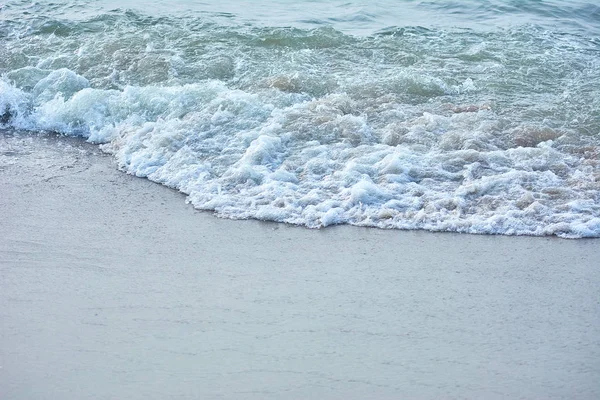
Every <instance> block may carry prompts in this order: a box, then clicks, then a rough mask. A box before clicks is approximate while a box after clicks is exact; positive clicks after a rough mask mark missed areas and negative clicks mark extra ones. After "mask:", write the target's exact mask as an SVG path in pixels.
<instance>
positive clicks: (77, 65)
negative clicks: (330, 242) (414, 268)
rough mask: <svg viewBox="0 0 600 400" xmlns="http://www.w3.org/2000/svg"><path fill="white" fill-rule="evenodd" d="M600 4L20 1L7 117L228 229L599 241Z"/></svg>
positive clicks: (9, 42)
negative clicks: (253, 225) (102, 156)
mask: <svg viewBox="0 0 600 400" xmlns="http://www.w3.org/2000/svg"><path fill="white" fill-rule="evenodd" d="M599 21H600V7H599V6H597V5H595V4H593V3H591V2H583V1H544V2H542V1H377V2H366V1H350V2H342V1H335V2H324V1H301V2H297V1H295V2H292V1H275V2H255V1H252V2H250V1H223V2H219V3H218V4H215V3H205V2H200V1H175V2H166V1H150V2H143V3H141V2H135V1H118V2H117V1H93V2H92V1H54V2H52V3H45V2H31V1H11V2H9V3H6V4H4V6H3V7H2V8H1V9H0V37H2V41H3V43H2V44H3V45H2V46H1V47H0V74H1V76H2V78H1V79H0V117H1V118H0V123H1V124H2V126H3V127H7V128H12V129H18V130H20V131H23V132H24V134H27V132H37V131H54V132H59V133H62V134H65V135H74V136H81V137H82V138H84V139H86V140H88V141H91V142H94V143H98V144H100V145H101V146H102V149H103V150H105V151H107V152H109V153H112V154H114V156H115V158H116V159H117V161H118V163H119V166H120V168H121V169H123V170H124V171H126V172H128V173H131V174H135V175H137V176H142V177H147V178H149V179H151V180H153V181H156V182H159V183H162V184H164V185H167V186H169V187H173V188H176V189H178V190H181V191H182V192H184V193H186V194H188V195H189V201H190V202H191V203H192V204H193V205H194V206H195V207H197V208H199V209H202V210H210V211H213V212H215V213H216V214H217V215H219V216H222V217H226V218H257V219H264V220H272V221H280V222H287V223H292V224H298V225H304V226H308V227H323V226H328V225H332V224H354V225H362V226H375V227H381V228H396V229H426V230H435V231H456V232H470V233H488V234H514V235H558V236H562V237H598V236H600V161H599V154H600V89H599V88H600V22H599Z"/></svg>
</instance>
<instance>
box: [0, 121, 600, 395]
mask: <svg viewBox="0 0 600 400" xmlns="http://www.w3.org/2000/svg"><path fill="white" fill-rule="evenodd" d="M0 188H1V194H0V210H1V212H2V217H1V219H0V275H1V290H0V307H1V309H2V311H1V330H0V336H1V337H0V342H1V345H0V346H1V347H0V398H2V399H6V400H17V399H19V400H20V399H30V400H31V399H167V398H168V399H175V398H177V399H307V398H315V399H402V398H411V399H438V398H486V399H495V398H497V399H500V398H511V399H517V398H525V399H541V398H544V399H559V398H569V399H594V398H598V397H600V383H599V382H600V312H599V309H600V303H599V299H600V269H599V268H598V266H600V242H599V241H598V240H594V239H592V240H564V239H558V238H554V237H504V236H477V235H460V234H440V233H431V232H423V231H385V230H378V229H367V228H356V227H349V226H337V227H330V228H327V229H322V230H309V229H305V228H299V227H294V226H288V225H283V224H276V223H264V222H259V221H233V220H224V219H219V218H216V217H214V216H212V215H211V214H210V213H205V212H199V211H195V210H194V209H193V208H192V207H191V206H190V205H187V204H186V203H185V196H184V195H182V194H181V193H178V192H176V191H173V190H170V189H168V188H166V187H163V186H160V185H157V184H154V183H152V182H149V181H147V180H145V179H140V178H136V177H133V176H130V175H126V174H124V173H122V172H119V171H118V170H117V169H116V167H115V165H114V162H113V160H112V158H111V157H110V156H108V155H105V154H102V153H101V152H100V150H99V149H98V147H97V146H94V145H91V144H87V143H84V142H83V141H81V140H78V139H70V138H64V137H57V136H30V135H25V134H23V135H19V134H14V133H9V132H3V133H2V134H1V136H0Z"/></svg>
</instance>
